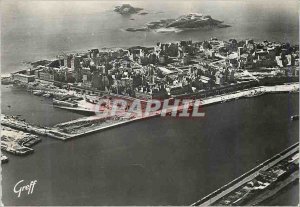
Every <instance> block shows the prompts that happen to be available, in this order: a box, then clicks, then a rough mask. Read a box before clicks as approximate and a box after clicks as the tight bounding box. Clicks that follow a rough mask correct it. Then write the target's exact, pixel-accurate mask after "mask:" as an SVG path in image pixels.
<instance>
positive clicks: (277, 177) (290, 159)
mask: <svg viewBox="0 0 300 207" xmlns="http://www.w3.org/2000/svg"><path fill="white" fill-rule="evenodd" d="M297 178H299V142H297V143H295V144H294V145H292V146H291V147H289V148H287V149H285V150H283V151H282V152H280V153H278V154H276V155H274V156H273V157H272V158H270V159H268V160H266V161H265V162H263V163H261V164H260V165H258V166H256V167H254V168H253V169H251V170H250V171H248V172H246V173H244V174H243V175H241V176H240V177H238V178H236V179H235V180H233V181H231V182H229V183H228V184H226V185H224V186H222V187H220V188H219V189H217V190H215V191H214V192H212V193H210V194H209V195H207V196H205V197H203V198H201V199H200V200H198V201H196V202H195V203H193V204H192V206H210V205H216V206H221V205H228V206H232V205H249V206H250V205H257V204H259V202H261V201H263V200H265V199H266V198H268V197H270V196H272V195H274V194H275V193H276V192H278V190H279V189H282V188H283V187H284V186H286V185H288V184H289V183H291V182H293V181H294V180H296V179H297Z"/></svg>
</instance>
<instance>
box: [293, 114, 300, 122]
mask: <svg viewBox="0 0 300 207" xmlns="http://www.w3.org/2000/svg"><path fill="white" fill-rule="evenodd" d="M291 120H292V121H295V120H299V115H293V116H291Z"/></svg>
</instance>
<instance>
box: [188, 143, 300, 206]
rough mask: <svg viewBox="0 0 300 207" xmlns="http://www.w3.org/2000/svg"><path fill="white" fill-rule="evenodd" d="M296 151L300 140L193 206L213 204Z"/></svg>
mask: <svg viewBox="0 0 300 207" xmlns="http://www.w3.org/2000/svg"><path fill="white" fill-rule="evenodd" d="M296 152H299V142H297V143H296V144H294V145H292V146H291V147H289V148H287V149H285V150H284V151H282V152H280V153H278V154H276V155H275V156H273V157H272V158H270V159H268V160H266V161H265V162H263V163H261V164H260V165H258V166H256V167H255V168H253V169H251V170H250V171H248V172H247V173H245V174H243V175H241V176H240V177H238V178H236V179H235V180H233V181H231V182H230V183H228V184H226V185H224V186H222V187H221V188H219V189H217V190H216V191H214V192H212V193H211V194H209V195H207V196H205V197H204V198H202V199H201V200H199V201H197V202H195V203H193V204H192V206H209V205H211V204H213V203H214V202H216V201H217V200H219V199H220V198H222V197H224V196H225V195H227V194H229V193H230V192H232V191H233V190H235V189H237V188H238V187H240V186H242V185H243V184H245V183H247V182H249V181H250V180H252V179H253V178H255V177H257V176H258V175H259V172H260V171H264V170H267V169H269V168H270V167H272V166H274V165H275V164H277V163H278V162H280V161H282V160H283V159H285V158H287V157H289V156H290V155H292V154H294V153H296Z"/></svg>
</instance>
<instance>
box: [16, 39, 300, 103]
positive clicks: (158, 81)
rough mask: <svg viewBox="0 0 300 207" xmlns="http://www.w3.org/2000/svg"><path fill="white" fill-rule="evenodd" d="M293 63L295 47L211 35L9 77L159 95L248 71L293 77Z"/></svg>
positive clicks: (75, 57) (94, 54)
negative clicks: (198, 39) (210, 36)
mask: <svg viewBox="0 0 300 207" xmlns="http://www.w3.org/2000/svg"><path fill="white" fill-rule="evenodd" d="M296 66H299V49H298V46H291V45H290V44H282V43H275V42H268V41H263V42H258V43H257V42H254V41H253V40H245V41H237V40H235V39H230V40H229V41H220V40H218V39H216V38H211V39H210V40H209V41H204V42H192V41H180V42H176V43H157V44H156V45H155V46H154V47H140V46H137V47H131V48H128V49H115V50H110V49H106V50H98V49H91V50H89V51H88V52H84V53H76V54H63V55H59V56H58V57H57V59H56V60H54V61H52V62H50V63H49V64H45V65H38V66H36V67H33V68H31V69H30V70H28V71H27V72H26V74H20V73H16V74H13V78H14V79H15V80H19V81H23V82H30V81H32V79H33V78H36V79H41V80H46V81H54V82H63V83H73V84H74V85H76V86H78V87H82V88H89V89H97V90H100V91H110V92H112V93H116V94H123V95H129V96H134V97H143V98H163V97H165V96H169V95H178V94H185V93H189V92H195V91H201V90H207V89H211V88H216V87H221V86H224V85H229V84H233V83H237V82H241V81H246V80H247V79H249V78H250V79H251V78H252V79H253V77H251V76H252V75H251V72H253V73H255V74H265V75H266V74H267V75H272V76H278V75H285V76H298V75H299V70H298V69H297V67H296ZM245 71H246V72H247V73H245ZM248 71H250V73H249V72H248ZM266 71H267V72H266ZM249 74H250V75H249Z"/></svg>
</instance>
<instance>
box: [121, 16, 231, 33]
mask: <svg viewBox="0 0 300 207" xmlns="http://www.w3.org/2000/svg"><path fill="white" fill-rule="evenodd" d="M207 27H208V28H212V27H213V28H224V27H230V25H226V24H223V21H219V20H216V19H213V18H212V17H211V16H209V15H202V14H198V13H192V14H188V15H183V16H180V17H178V18H177V19H163V20H160V21H156V22H150V23H148V24H146V26H144V27H141V28H127V29H126V31H130V32H136V31H150V30H156V31H165V32H166V31H183V30H194V29H201V28H207Z"/></svg>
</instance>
